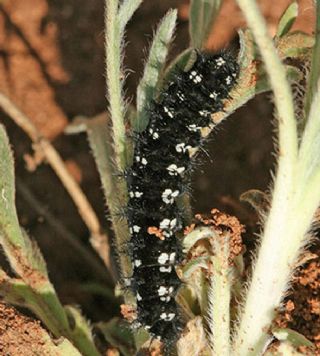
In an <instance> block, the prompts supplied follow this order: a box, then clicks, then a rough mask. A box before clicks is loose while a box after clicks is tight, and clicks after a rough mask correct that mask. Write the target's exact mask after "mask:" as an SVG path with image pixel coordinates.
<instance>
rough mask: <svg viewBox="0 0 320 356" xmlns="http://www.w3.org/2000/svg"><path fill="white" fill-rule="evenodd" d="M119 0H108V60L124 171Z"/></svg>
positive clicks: (111, 107) (115, 134)
mask: <svg viewBox="0 0 320 356" xmlns="http://www.w3.org/2000/svg"><path fill="white" fill-rule="evenodd" d="M118 7H119V0H108V1H106V17H105V26H106V41H105V48H106V62H107V73H106V74H107V90H108V99H109V111H110V116H111V119H112V130H113V142H114V150H115V153H116V163H117V166H118V169H119V170H120V171H123V170H124V169H125V167H126V165H127V162H126V130H125V125H124V112H125V107H124V102H123V98H122V80H121V78H122V77H123V73H122V70H121V63H122V60H121V49H122V30H123V29H124V26H123V25H122V26H120V21H119V16H118Z"/></svg>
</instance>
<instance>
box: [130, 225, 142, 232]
mask: <svg viewBox="0 0 320 356" xmlns="http://www.w3.org/2000/svg"><path fill="white" fill-rule="evenodd" d="M132 230H133V232H139V231H140V230H141V227H140V226H138V225H133V228H132Z"/></svg>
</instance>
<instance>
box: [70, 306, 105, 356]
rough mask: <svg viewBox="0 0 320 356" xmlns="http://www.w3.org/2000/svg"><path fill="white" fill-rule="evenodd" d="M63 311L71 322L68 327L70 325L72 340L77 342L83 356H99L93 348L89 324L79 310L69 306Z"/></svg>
mask: <svg viewBox="0 0 320 356" xmlns="http://www.w3.org/2000/svg"><path fill="white" fill-rule="evenodd" d="M65 310H66V312H67V315H68V317H69V320H72V323H71V322H70V325H72V328H71V333H72V339H74V340H77V346H78V348H79V349H80V350H81V351H82V353H83V354H84V355H90V356H99V355H100V353H99V351H98V350H97V349H96V347H95V344H94V341H93V336H92V333H91V328H90V326H89V323H88V322H87V321H86V320H85V318H84V317H83V315H82V314H81V312H80V310H78V309H77V308H76V307H73V306H71V305H68V306H66V307H65Z"/></svg>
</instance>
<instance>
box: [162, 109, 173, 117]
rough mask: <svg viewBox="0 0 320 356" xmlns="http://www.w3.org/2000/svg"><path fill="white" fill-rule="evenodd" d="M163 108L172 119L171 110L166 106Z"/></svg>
mask: <svg viewBox="0 0 320 356" xmlns="http://www.w3.org/2000/svg"><path fill="white" fill-rule="evenodd" d="M163 110H164V112H165V113H167V114H168V116H169V117H170V118H171V119H172V118H173V112H172V111H170V110H169V109H168V108H167V107H166V106H164V107H163Z"/></svg>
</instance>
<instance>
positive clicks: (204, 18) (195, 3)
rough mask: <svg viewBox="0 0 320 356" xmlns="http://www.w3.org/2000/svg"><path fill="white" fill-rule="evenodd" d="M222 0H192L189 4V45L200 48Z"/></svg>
mask: <svg viewBox="0 0 320 356" xmlns="http://www.w3.org/2000/svg"><path fill="white" fill-rule="evenodd" d="M221 4H222V0H192V1H191V4H190V15H189V17H190V22H189V26H190V28H189V31H190V37H191V46H192V47H194V48H199V49H201V48H202V47H203V44H204V42H205V41H206V39H207V38H208V36H209V34H210V30H211V28H212V25H213V23H214V21H215V19H216V18H217V15H218V13H219V10H220V7H221Z"/></svg>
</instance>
